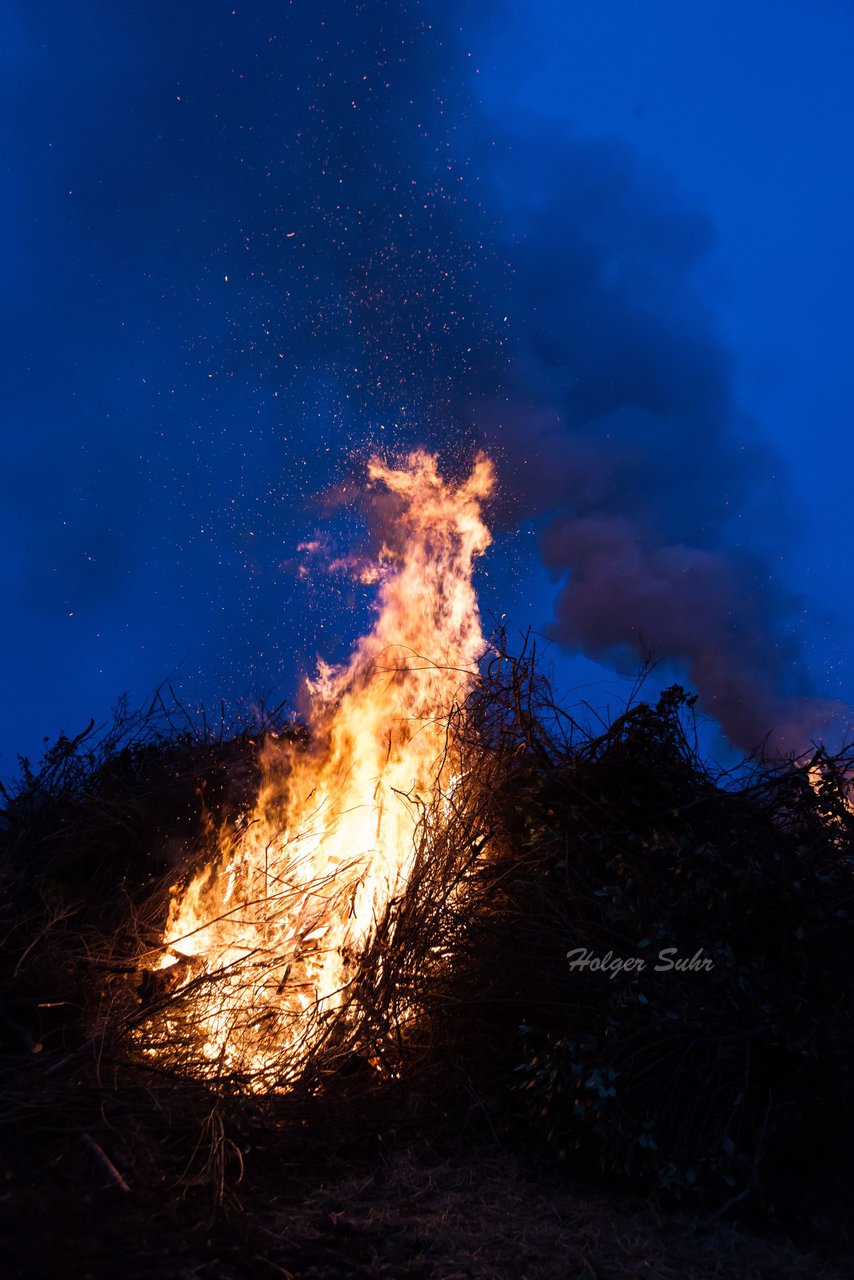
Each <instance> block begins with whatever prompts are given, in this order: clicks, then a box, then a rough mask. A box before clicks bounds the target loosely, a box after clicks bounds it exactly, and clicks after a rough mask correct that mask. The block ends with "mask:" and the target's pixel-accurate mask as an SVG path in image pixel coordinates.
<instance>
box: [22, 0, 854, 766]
mask: <svg viewBox="0 0 854 1280" xmlns="http://www.w3.org/2000/svg"><path fill="white" fill-rule="evenodd" d="M0 56H2V59H3V79H2V83H3V93H4V98H5V101H4V107H5V110H4V111H3V116H2V119H3V121H4V125H3V128H4V137H3V155H4V168H3V194H4V208H5V211H6V233H5V235H4V236H3V238H2V242H0V264H2V272H3V277H4V283H3V296H4V302H5V305H4V308H3V323H4V329H5V332H4V335H3V347H2V352H3V355H2V379H3V388H2V399H0V403H2V406H3V427H2V476H3V503H2V512H0V518H2V541H0V548H2V551H0V584H2V585H0V590H2V597H3V600H4V626H3V629H2V632H1V633H0V646H2V653H1V654H0V669H2V672H3V724H2V737H0V752H2V754H0V775H8V774H11V773H13V772H14V771H15V756H16V753H18V752H21V753H26V754H30V755H34V756H37V755H38V754H39V750H40V746H41V743H42V739H43V738H44V737H45V736H50V737H53V736H55V735H56V734H57V733H58V732H59V731H60V730H61V729H63V730H66V731H68V732H70V733H74V732H77V731H79V730H80V729H81V728H83V727H84V726H85V725H86V723H87V722H88V720H89V718H90V717H93V716H94V717H95V718H96V719H98V720H105V719H107V718H108V715H109V709H110V707H111V705H112V704H113V702H114V701H115V700H116V698H117V697H118V695H120V694H121V693H123V692H125V691H127V692H128V693H129V695H130V699H131V702H132V703H142V702H143V701H144V700H145V699H146V698H147V697H149V696H150V695H151V693H152V691H153V690H154V689H155V688H156V687H157V686H158V685H160V684H161V683H163V682H164V681H167V680H169V681H172V683H173V684H174V685H175V687H176V688H177V689H178V690H180V692H181V694H182V696H183V697H185V698H186V699H187V700H188V701H189V702H190V703H193V704H194V705H195V704H198V703H199V702H204V703H205V704H206V705H207V706H209V707H216V708H218V707H219V703H220V700H221V699H224V700H225V701H226V702H227V704H228V705H229V706H232V707H239V706H240V705H241V704H245V703H247V702H250V703H251V702H252V701H253V700H257V699H262V698H263V699H267V700H268V701H269V700H272V701H279V700H281V699H290V698H292V697H293V695H294V693H295V690H296V687H297V683H298V679H299V676H300V674H301V673H303V672H304V671H306V670H308V669H311V667H312V666H313V664H314V661H315V658H316V656H317V654H318V653H320V654H322V655H323V656H325V657H327V658H331V659H341V658H343V657H344V656H345V655H346V653H347V652H348V650H349V648H350V646H351V645H352V643H353V641H354V639H355V638H356V636H357V635H358V634H359V633H360V631H361V630H363V629H364V627H365V626H366V625H367V622H368V619H369V616H370V596H369V594H367V593H366V591H365V589H363V588H361V587H360V588H354V587H353V586H352V584H348V583H346V582H344V581H342V580H340V579H335V580H330V579H329V578H328V577H326V576H325V575H323V574H322V573H319V572H317V573H312V574H310V575H308V576H306V577H303V576H300V575H299V574H298V573H297V567H298V565H299V563H300V557H299V553H298V551H297V547H298V544H299V543H300V542H301V541H303V540H306V539H314V538H317V537H318V536H319V537H321V538H323V540H324V541H326V542H328V543H329V545H330V547H331V548H333V549H335V548H339V549H345V548H347V547H349V546H350V545H352V543H353V542H354V540H358V539H360V538H362V537H364V536H365V534H364V532H363V531H362V529H361V526H360V521H359V517H358V512H357V511H356V510H355V509H351V508H349V507H348V506H347V505H346V504H345V505H344V506H343V507H342V505H341V504H340V503H333V502H331V501H330V498H329V494H330V491H331V489H332V488H333V487H335V489H336V490H337V491H338V492H339V493H340V491H341V489H342V487H344V486H346V488H347V489H348V490H349V489H351V487H352V484H353V481H354V477H356V476H357V475H358V473H359V468H360V460H361V461H363V460H364V458H365V457H366V455H367V453H368V452H369V451H370V450H371V449H373V448H379V449H381V450H382V449H395V448H405V447H411V446H412V445H414V444H426V445H427V446H429V447H431V448H435V449H438V450H439V451H440V452H441V453H442V455H443V457H444V458H446V459H447V460H448V461H447V465H448V467H449V468H451V469H453V468H455V467H460V466H463V465H464V464H465V462H466V460H467V459H468V458H470V457H471V455H472V453H473V451H474V450H475V449H476V448H478V447H485V448H487V450H489V451H490V452H492V453H493V454H494V455H495V457H496V459H497V463H498V468H499V473H500V475H501V479H502V491H501V496H500V499H499V501H498V504H497V506H496V508H495V510H494V512H493V513H492V521H493V524H494V527H495V531H496V547H495V549H494V552H493V554H492V555H491V556H490V558H489V562H488V564H487V565H485V567H484V570H483V572H482V575H481V579H480V583H479V586H480V591H481V599H482V603H483V607H484V612H485V615H486V618H487V621H488V620H489V619H490V618H493V617H500V616H501V615H506V620H507V621H508V623H509V624H510V625H511V626H512V627H513V628H516V629H520V630H524V629H526V628H527V627H529V626H532V627H533V628H534V629H535V630H537V631H539V632H542V633H547V634H548V635H550V636H551V646H550V648H549V651H548V652H549V660H550V661H551V662H552V663H553V664H554V668H555V674H556V678H557V682H558V685H559V687H560V688H561V689H562V690H564V691H565V692H566V696H567V698H568V699H569V700H570V701H571V700H572V699H574V698H578V697H585V698H589V699H591V701H593V702H594V703H595V704H597V705H602V706H604V705H605V704H606V703H610V704H611V705H612V706H613V705H618V704H619V699H620V696H621V688H622V687H623V686H622V684H621V678H620V676H619V674H615V673H625V672H627V671H629V670H631V669H632V666H633V664H635V665H636V663H637V654H638V651H639V648H640V647H642V645H643V644H649V645H652V646H654V648H655V651H656V653H657V655H659V656H660V658H661V659H662V663H663V666H662V669H661V672H660V673H659V675H660V678H661V679H665V678H669V677H670V676H671V675H672V674H674V673H679V674H681V675H682V677H683V678H684V679H686V680H688V681H689V683H692V684H693V685H694V687H697V688H699V690H700V692H701V696H702V704H703V705H704V707H705V708H706V710H708V711H709V712H710V713H712V714H715V715H717V716H718V717H719V718H720V719H721V721H722V723H723V724H724V726H725V728H726V731H727V734H728V735H729V737H730V739H731V740H733V741H735V742H736V743H737V745H739V746H740V747H742V748H745V747H749V746H750V745H752V744H753V743H755V742H756V741H758V740H759V739H761V738H762V737H764V735H765V734H766V733H768V732H771V733H772V740H773V741H775V742H776V743H777V744H778V745H780V746H781V747H783V748H787V749H788V748H792V747H794V746H797V745H805V744H806V742H808V741H809V739H810V737H811V736H813V735H815V734H817V733H820V732H821V728H822V725H823V724H825V723H831V722H832V717H833V716H834V714H836V720H835V722H833V727H832V728H831V729H830V730H829V734H830V736H831V738H833V737H834V735H838V734H839V733H840V732H842V731H844V727H845V725H846V724H847V723H848V713H847V711H845V710H844V709H843V708H841V707H835V706H832V705H829V704H828V703H826V702H824V701H822V700H824V699H829V700H832V702H834V703H836V702H839V703H841V704H851V703H854V669H852V664H851V662H850V660H849V658H848V638H849V636H850V635H851V634H852V631H854V603H852V600H851V597H850V593H849V591H848V582H849V572H850V571H849V560H850V550H849V545H848V544H849V538H848V510H849V492H848V491H849V488H850V478H851V476H852V475H854V438H852V433H851V431H850V430H849V428H850V424H851V422H852V417H854V414H852V410H854V390H852V383H851V378H850V373H849V351H850V347H851V338H852V323H851V319H852V317H851V299H852V297H854V240H852V236H851V233H850V230H849V225H850V221H851V215H850V209H851V208H852V206H854V166H852V164H851V155H852V126H854V76H852V74H851V68H852V66H854V9H852V7H851V6H850V5H849V4H848V3H844V2H843V0H808V2H807V0H750V3H749V4H743V3H736V0H715V3H711V2H708V0H694V3H692V4H690V5H689V4H685V3H684V0H596V3H593V2H592V0H591V2H589V3H587V4H580V3H575V2H574V0H564V2H563V3H560V4H558V3H553V2H546V0H532V2H531V3H528V4H526V5H524V6H515V5H501V4H499V5H495V4H491V5H486V4H482V3H473V4H467V3H441V2H440V0H423V3H416V2H415V0H404V2H399V3H396V4H395V3H388V2H387V0H376V2H375V3H371V4H363V3H357V2H356V0H349V2H348V3H345V2H344V0H335V2H334V3H327V2H326V0H317V2H316V3H312V4H309V3H303V0H298V2H297V3H291V4H286V3H277V4H273V3H269V2H268V3H260V2H258V3H248V4H242V3H239V2H238V0H231V2H230V3H228V4H220V3H218V0H204V3H203V2H202V0H185V3H182V4H180V5H175V4H169V5H167V4H165V3H162V2H161V0H146V2H145V3H143V0H128V2H126V3H121V4H115V3H108V0H80V2H79V3H78V4H75V5H73V6H71V5H68V4H61V3H59V2H58V0H52V3H48V2H46V0H13V3H11V4H10V5H7V6H6V7H5V8H4V10H3V14H2V16H0ZM580 655H586V656H580Z"/></svg>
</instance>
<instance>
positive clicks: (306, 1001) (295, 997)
mask: <svg viewBox="0 0 854 1280" xmlns="http://www.w3.org/2000/svg"><path fill="white" fill-rule="evenodd" d="M369 476H370V480H371V483H372V485H374V486H382V489H383V490H385V491H386V496H384V498H383V501H384V502H386V503H389V502H390V503H391V504H392V519H391V520H390V521H389V522H388V523H389V532H388V534H387V535H386V542H385V545H384V546H383V548H382V551H381V554H380V557H379V570H380V577H379V581H380V587H379V600H378V611H377V618H376V623H375V626H374V628H373V630H372V631H371V632H370V634H369V635H367V636H364V637H363V638H362V639H361V640H360V641H359V643H358V645H357V647H356V650H355V652H354V654H353V657H352V658H351V660H350V662H349V663H348V664H347V665H346V666H344V667H341V668H332V667H328V666H325V665H321V669H320V674H319V676H318V678H317V679H316V680H315V681H313V682H311V684H310V686H309V694H310V714H309V725H308V727H309V729H310V732H311V743H310V746H309V747H300V746H298V745H296V744H295V743H293V742H290V741H287V740H284V739H274V738H271V739H270V740H268V742H267V744H266V746H265V749H264V753H263V760H262V764H263V771H264V781H263V784H262V786H261V789H260V793H259V795H258V799H257V802H256V804H255V808H254V811H253V812H252V813H251V815H249V816H248V821H247V823H246V825H245V827H244V828H243V829H242V831H241V833H240V834H239V835H238V837H237V838H236V840H235V838H234V836H233V835H232V836H231V837H230V838H229V839H228V840H226V839H225V838H223V840H222V842H221V847H220V849H219V850H218V853H217V855H216V857H215V859H214V862H213V864H212V865H211V866H210V867H208V868H207V869H205V870H204V871H203V872H202V873H201V874H200V875H199V876H197V877H196V879H195V880H194V881H193V882H192V883H191V884H190V885H189V886H188V887H187V889H186V890H185V891H183V892H182V893H181V894H180V895H179V896H177V897H176V898H175V899H174V900H173V902H172V906H171V910H170V913H169V920H168V924H167V931H166V937H165V946H166V948H167V949H166V950H165V951H164V952H163V958H162V961H161V967H162V968H167V967H170V966H177V967H175V968H173V969H172V972H171V973H170V974H169V975H168V976H169V978H173V977H174V979H175V983H176V985H177V987H178V990H179V992H180V995H181V998H180V1001H179V1004H180V1005H183V1009H182V1011H181V1013H180V1015H179V1014H178V1013H174V1014H170V1013H167V1014H166V1015H165V1016H166V1027H167V1032H168V1030H169V1027H170V1023H169V1019H170V1017H171V1018H178V1017H179V1016H180V1018H181V1019H182V1022H181V1027H182V1029H183V1032H184V1033H186V1026H187V1025H188V1023H187V1020H188V1018H189V1023H190V1025H191V1026H192V1028H193V1035H194V1036H196V1037H197V1038H198V1041H199V1054H198V1055H197V1056H200V1057H201V1059H202V1060H203V1061H206V1062H208V1063H209V1064H210V1073H211V1074H214V1073H216V1074H218V1075H222V1074H236V1075H239V1076H240V1077H241V1078H244V1079H251V1080H252V1081H253V1082H254V1083H255V1085H256V1087H266V1088H271V1087H278V1086H281V1085H282V1084H283V1083H286V1082H287V1078H288V1077H289V1076H290V1077H291V1078H292V1077H293V1075H295V1074H296V1073H297V1071H298V1069H299V1064H300V1062H301V1061H302V1060H303V1059H304V1058H305V1055H306V1053H307V1052H310V1051H311V1049H312V1048H313V1047H315V1046H316V1044H317V1043H318V1042H319V1040H320V1039H321V1038H322V1037H323V1036H324V1035H328V1034H329V1028H330V1026H331V1025H332V1024H334V1021H335V1018H336V1015H338V1014H340V1012H341V1011H342V1010H344V1009H345V1006H346V1000H347V991H348V987H349V985H350V984H351V983H352V981H353V979H354V975H355V973H356V971H357V965H358V960H359V956H360V954H361V953H362V952H363V951H364V948H365V946H366V944H367V943H368V942H369V940H370V938H371V936H372V933H373V930H374V929H375V927H376V923H377V921H378V920H379V919H380V918H381V917H382V916H383V912H384V910H385V908H386V907H387V905H388V904H389V902H390V901H391V900H392V899H393V898H394V897H395V895H399V894H400V892H401V890H402V888H403V887H404V886H405V884H406V882H407V878H408V876H409V873H410V871H411V868H412V865H413V858H414V856H415V850H416V836H417V832H418V828H419V822H420V819H421V817H422V814H423V813H424V812H425V811H426V809H427V807H429V806H431V805H432V806H435V805H436V803H437V802H438V803H439V804H440V805H441V804H443V803H447V801H448V797H449V795H450V793H451V791H452V789H453V785H454V777H455V772H456V771H457V769H458V767H459V759H458V756H459V753H458V749H457V747H456V746H455V738H454V735H453V734H449V724H450V718H451V717H452V715H453V713H454V711H455V709H458V708H459V707H460V705H461V702H462V701H463V700H464V698H465V697H466V695H467V693H468V691H469V689H470V687H471V683H472V680H473V677H474V675H475V674H476V670H477V662H478V659H479V658H480V656H481V655H482V652H483V649H484V641H483V635H482V631H481V626H480V617H479V613H478V607H477V598H476V596H475V592H474V588H473V586H472V569H473V564H474V560H475V557H476V556H478V555H480V554H481V553H482V552H483V551H484V550H485V549H486V548H487V546H488V545H489V542H490V536H489V532H488V530H487V528H486V526H485V525H484V524H483V521H482V519H481V514H480V504H481V501H482V500H483V499H484V498H485V497H486V496H487V495H488V494H489V492H490V490H491V488H492V484H493V471H492V466H491V464H490V462H489V460H488V459H486V458H484V457H481V458H479V459H478V460H477V461H476V463H475V466H474V469H473V471H472V473H471V475H470V476H469V478H468V479H467V480H466V481H465V482H464V483H462V484H457V485H455V484H452V483H449V482H446V481H445V480H443V479H442V477H441V476H440V475H439V472H438V470H437V463H436V458H435V457H434V456H432V455H430V454H427V453H421V452H419V453H413V454H411V455H410V456H409V457H408V458H407V459H406V461H405V463H404V464H403V465H402V466H400V467H399V468H397V467H391V466H387V465H385V464H384V463H382V462H380V461H379V460H377V459H374V460H372V461H371V463H370V465H369ZM389 494H390V495H393V496H392V497H391V498H389V497H388V496H387V495H389ZM374 572H376V567H375V569H374ZM164 977H166V975H164ZM177 1026H178V1024H177V1022H174V1023H173V1027H174V1028H175V1029H176V1030H177ZM283 1062H287V1063H289V1064H290V1066H289V1067H288V1068H287V1069H286V1070H285V1071H284V1073H283V1067H282V1064H283Z"/></svg>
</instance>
